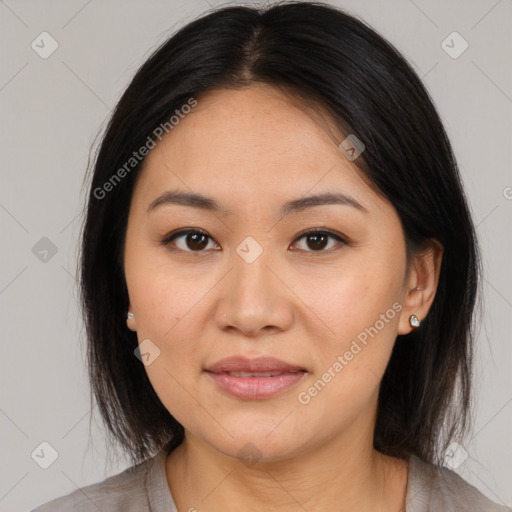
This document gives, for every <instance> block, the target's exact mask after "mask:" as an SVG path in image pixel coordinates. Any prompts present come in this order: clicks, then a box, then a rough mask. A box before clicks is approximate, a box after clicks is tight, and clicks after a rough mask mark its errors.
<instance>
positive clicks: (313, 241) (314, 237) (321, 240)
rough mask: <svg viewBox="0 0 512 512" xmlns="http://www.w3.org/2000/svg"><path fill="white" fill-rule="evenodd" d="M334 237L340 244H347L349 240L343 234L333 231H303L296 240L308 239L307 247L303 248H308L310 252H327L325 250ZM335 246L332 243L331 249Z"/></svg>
mask: <svg viewBox="0 0 512 512" xmlns="http://www.w3.org/2000/svg"><path fill="white" fill-rule="evenodd" d="M330 238H331V239H334V240H337V241H338V242H340V244H338V245H345V244H346V243H347V242H346V240H344V239H343V238H342V237H341V236H339V235H337V234H336V233H333V232H332V231H319V230H316V231H308V232H306V233H303V234H302V235H301V236H299V237H297V238H296V240H302V239H305V240H306V244H305V245H306V248H305V249H304V247H303V248H302V249H301V250H306V251H308V252H327V251H326V250H324V249H325V248H326V247H327V246H328V245H329V239H330ZM332 247H333V246H332V245H331V246H330V247H329V249H331V248H332Z"/></svg>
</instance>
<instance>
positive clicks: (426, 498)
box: [406, 455, 511, 512]
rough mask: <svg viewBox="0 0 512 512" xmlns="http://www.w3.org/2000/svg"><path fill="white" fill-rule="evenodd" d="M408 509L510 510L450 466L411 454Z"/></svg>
mask: <svg viewBox="0 0 512 512" xmlns="http://www.w3.org/2000/svg"><path fill="white" fill-rule="evenodd" d="M406 510H407V512H429V511H430V510H435V511H436V512H511V509H510V508H508V507H505V506H503V505H498V504H497V503H495V502H494V501H491V500H490V499H489V498H487V496H485V495H484V494H482V493H481V492H480V491H479V490H478V489H477V488H476V487H474V486H473V485H471V484H470V483H469V482H467V481H466V480H464V479H463V478H462V477H461V476H460V475H458V474H457V473H455V471H452V470H451V469H449V468H447V467H441V466H436V465H434V464H430V463H428V462H425V461H423V460H422V459H420V458H418V457H416V456H414V455H412V456H411V458H410V461H409V482H408V484H407V509H406Z"/></svg>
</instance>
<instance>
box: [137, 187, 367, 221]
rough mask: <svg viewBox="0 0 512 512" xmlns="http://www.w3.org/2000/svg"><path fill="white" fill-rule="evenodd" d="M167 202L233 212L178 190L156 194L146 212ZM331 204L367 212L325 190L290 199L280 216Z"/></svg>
mask: <svg viewBox="0 0 512 512" xmlns="http://www.w3.org/2000/svg"><path fill="white" fill-rule="evenodd" d="M169 204H178V205H182V206H191V207H193V208H200V209H202V210H206V211H211V212H214V213H217V214H220V215H224V216H225V215H229V214H232V213H233V211H232V210H229V209H227V208H224V207H222V206H221V205H220V204H219V203H218V202H217V201H215V199H213V198H211V197H207V196H204V195H202V194H198V193H192V192H181V191H179V190H167V191H166V192H164V193H163V194H161V195H160V196H158V197H157V198H156V199H155V200H154V201H152V202H151V204H150V205H149V206H148V209H147V210H146V213H149V212H151V211H153V210H155V209H156V208H157V207H159V206H163V205H169ZM332 204H339V205H343V206H350V207H352V208H356V209H357V210H359V211H361V212H364V213H369V212H368V210H367V209H366V208H365V207H364V206H363V205H362V204H361V203H359V202H358V201H357V200H356V199H354V198H353V197H352V196H350V195H347V194H342V193H340V192H336V193H334V192H326V193H323V194H316V195H310V196H305V197H300V198H298V199H293V200H291V201H288V202H286V203H285V204H283V206H282V207H281V217H284V216H286V215H289V214H291V213H298V212H300V211H303V210H305V209H307V208H311V207H313V206H323V205H332Z"/></svg>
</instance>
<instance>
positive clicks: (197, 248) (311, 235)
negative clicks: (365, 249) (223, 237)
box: [160, 229, 348, 252]
mask: <svg viewBox="0 0 512 512" xmlns="http://www.w3.org/2000/svg"><path fill="white" fill-rule="evenodd" d="M303 238H304V239H306V246H307V247H309V248H311V249H312V250H310V251H309V250H308V249H307V248H306V249H304V248H302V249H301V250H306V251H307V252H328V251H326V250H324V249H325V248H326V246H328V245H329V238H330V239H334V240H336V241H337V242H339V244H338V245H340V244H343V245H346V244H347V243H348V242H347V241H346V240H345V239H344V238H343V237H341V236H340V235H338V234H337V233H334V232H333V231H329V230H318V229H317V230H310V231H306V232H304V233H302V234H301V235H299V236H298V237H297V238H295V241H294V244H296V243H297V241H298V240H302V239H303ZM208 240H211V241H212V242H213V239H212V238H211V237H210V235H208V233H207V232H206V231H203V230H201V229H180V230H178V231H175V232H174V233H171V234H170V235H168V236H167V237H165V238H164V239H163V240H162V241H161V242H160V243H161V244H162V245H169V244H171V243H172V244H173V245H175V246H176V247H177V248H178V249H179V250H182V251H185V252H205V251H204V249H206V248H208ZM176 241H178V242H176ZM213 243H214V242H213ZM214 246H215V248H216V250H218V249H220V246H219V245H218V244H216V243H214ZM331 248H332V246H331V247H329V249H331Z"/></svg>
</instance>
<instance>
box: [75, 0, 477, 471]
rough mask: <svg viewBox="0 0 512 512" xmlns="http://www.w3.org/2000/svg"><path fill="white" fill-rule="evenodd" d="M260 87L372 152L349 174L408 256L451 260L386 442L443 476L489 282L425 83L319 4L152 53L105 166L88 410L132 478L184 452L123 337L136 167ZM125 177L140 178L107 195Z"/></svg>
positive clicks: (191, 37) (383, 416)
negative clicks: (188, 119) (179, 118)
mask: <svg viewBox="0 0 512 512" xmlns="http://www.w3.org/2000/svg"><path fill="white" fill-rule="evenodd" d="M253 83H265V84H269V85H272V86H275V87H277V88H281V89H282V90H286V91H288V92H289V94H293V95H296V97H297V98H300V100H301V101H302V102H303V104H304V105H305V106H308V105H309V106H311V105H318V106H320V107H321V108H323V110H324V111H325V112H327V113H328V115H329V116H330V118H331V120H332V121H333V122H334V123H335V124H336V126H338V127H339V128H340V131H341V132H343V133H345V134H348V133H350V134H355V135H356V136H357V137H358V138H359V139H360V140H361V141H362V142H363V143H364V145H365V151H364V153H362V154H361V155H360V156H359V157H358V158H357V159H356V160H355V161H354V162H353V163H354V164H355V165H356V166H357V167H358V172H360V173H361V176H362V177H363V178H364V179H365V180H366V181H367V182H368V183H369V184H370V186H371V187H372V188H373V189H374V190H375V191H377V192H378V193H379V194H381V195H382V196H383V197H384V198H386V199H387V200H388V201H389V202H390V203H391V204H392V205H393V206H394V208H395V209H396V211H397V213H398V215H399V217H400V220H401V223H402V226H403V230H404V235H405V241H406V246H407V250H408V255H410V254H412V253H413V252H414V251H416V250H418V249H419V248H421V247H423V246H424V245H425V243H426V242H427V241H428V240H429V239H435V240H437V241H439V242H440V243H441V245H442V246H443V248H444V254H443V260H442V266H441V271H440V277H439V284H438V288H437V292H436V296H435V299H434V302H433V304H432V306H431V309H430V311H429V314H428V315H427V317H426V318H425V319H424V320H423V322H422V324H421V327H420V328H418V329H416V330H414V331H412V332H411V333H410V334H407V335H404V336H398V337H397V339H396V342H395V346H394V349H393V352H392V355H391V359H390V361H389V364H388V366H387V368H386V370H385V373H384V376H383V378H382V381H381V384H380V390H379V400H378V410H377V420H376V425H375V432H374V447H375V449H377V450H378V451H380V452H381V453H384V454H387V455H391V456H395V457H399V458H404V459H405V458H407V457H408V456H409V455H410V454H415V455H416V456H418V457H420V458H422V459H423V460H426V461H429V462H433V463H440V462H441V461H442V456H443V452H444V450H445V449H446V447H447V446H448V445H449V443H450V442H451V441H452V440H454V439H457V440H459V442H462V441H461V439H462V438H461V436H463V435H464V434H465V432H466V430H467V428H468V426H469V424H470V420H471V418H470V415H469V412H470V409H471V407H470V406H471V393H470V391H471V367H472V357H473V356H472V342H473V338H474V335H473V325H472V320H473V316H474V306H475V301H476V296H477V288H478V278H479V273H480V260H479V255H478V247H477V242H476V237H475V230H474V226H473V223H472V220H471V216H470V212H469V209H468V206H467V201H466V198H465V194H464V191H463V188H462V185H461V179H460V175H459V171H458V168H457V163H456V161H455V157H454V155H453V152H452V149H451V146H450V142H449V140H448V138H447V135H446V133H445V130H444V128H443V125H442V123H441V120H440V118H439V115H438V113H437V112H436V108H435V106H434V104H433V101H432V100H431V98H430V97H429V94H428V92H427V91H426V89H425V87H424V86H423V84H422V82H421V80H420V79H419V77H418V76H417V75H416V73H415V72H414V70H413V69H412V68H411V66H410V65H409V64H408V63H407V61H406V60H405V59H404V58H403V57H402V56H401V55H400V53H399V52H398V51H397V50H396V49H395V48H394V47H393V46H392V45H391V44H390V43H389V42H387V41H386V40H385V39H384V38H383V37H381V36H380V35H378V34H377V33H376V32H375V31H374V30H373V29H372V28H370V27H369V26H368V25H367V24H365V23H364V22H362V21H360V20H359V19H357V18H355V17H353V16H351V15H349V14H347V13H345V12H344V11H342V10H340V9H337V8H334V7H331V6H329V5H327V4H324V3H320V2H303V1H300V2H284V3H283V2H281V3H277V4H274V5H271V6H268V7H266V8H263V7H245V6H238V7H225V8H221V9H217V10H213V11H211V12H208V13H206V14H204V15H202V16H201V17H199V18H198V19H196V20H194V21H193V22H191V23H189V24H187V25H186V26H184V27H183V28H181V29H180V30H179V31H177V32H176V33H175V35H173V36H172V37H170V38H169V39H168V40H167V41H165V42H164V43H163V44H162V45H161V46H160V47H159V48H157V49H156V50H155V51H154V53H153V54H152V55H151V56H150V57H149V58H148V59H147V60H146V62H145V63H144V64H143V65H142V66H141V67H140V69H139V70H138V71H137V73H136V74H135V76H134V78H133V80H132V81H131V83H130V84H129V86H128V87H127V89H126V91H125V92H124V94H123V95H122V97H121V99H120V100H119V102H118V104H117V106H116V108H115V111H114V113H113V115H112V117H111V119H110V121H109V123H108V126H107V128H106V130H105V133H104V135H103V137H102V140H101V144H100V146H99V149H98V151H97V154H96V155H95V162H94V166H93V171H92V180H91V185H90V191H89V195H88V204H87V207H86V212H85V220H84V223H83V226H82V233H81V236H82V240H81V255H80V256H81V259H80V262H79V275H80V283H79V286H80V294H81V295H80V297H81V305H82V309H83V314H84V320H85V327H86V334H87V351H88V352H87V355H88V371H89V378H90V384H91V399H93V398H95V399H96V402H97V405H98V407H99V411H100V413H101V416H102V418H103V420H104V422H105V425H106V427H107V432H108V433H109V434H110V436H111V440H112V441H114V442H115V443H119V445H120V446H121V447H122V449H123V450H124V451H125V453H126V454H128V456H129V457H130V458H131V460H132V462H133V463H138V462H141V461H143V460H145V459H146V458H147V457H148V454H153V453H156V452H157V451H158V450H160V449H162V448H163V447H164V446H167V447H168V448H169V449H172V448H174V447H176V446H178V445H179V444H180V443H181V442H182V440H183V435H184V429H183V426H182V425H181V424H180V423H179V422H178V421H177V420H176V419H175V418H173V417H172V415H171V414H170V413H169V411H168V410H167V409H166V408H165V407H164V405H163V404H162V403H161V401H160V399H159V398H158V396H157V395H156V393H155V391H154V389H153V387H152V385H151V383H150V381H149V379H148V377H147V374H146V372H145V369H144V366H143V365H142V364H141V362H140V361H139V360H138V359H137V358H136V357H135V356H134V350H135V348H136V347H137V346H138V342H137V335H136V333H134V332H132V331H130V330H128V329H127V327H126V312H127V308H128V292H127V287H126V281H125V276H124V267H123V248H124V240H125V232H126V226H127V219H128V212H129V207H130V201H131V197H132V193H133V188H134V184H135V182H136V179H137V175H138V172H139V170H140V168H141V165H142V163H143V161H144V160H143V159H142V160H141V161H140V162H135V164H134V165H132V166H131V167H130V168H127V167H126V163H127V162H129V161H130V158H132V156H133V152H135V151H137V150H138V149H139V148H140V147H142V146H144V144H145V143H146V142H147V140H148V137H153V138H154V131H155V129H156V128H157V127H158V126H159V125H161V124H162V123H166V122H168V120H169V117H170V116H171V115H172V114H173V113H174V112H175V111H176V109H180V107H181V106H182V105H184V104H185V103H187V101H188V100H189V99H190V98H191V97H195V98H199V97H200V95H201V93H205V92H207V91H208V90H210V89H213V88H220V87H223V88H231V89H236V88H242V87H247V86H249V85H251V84H253ZM340 142H341V141H340ZM123 166H124V169H125V170H127V169H128V171H129V172H126V173H124V174H123V179H122V180H119V182H118V183H116V184H115V186H112V187H110V188H109V191H108V193H101V194H100V193H99V191H101V190H103V191H105V189H106V187H105V186H104V185H105V183H107V182H108V181H109V180H111V179H112V176H113V174H114V173H116V171H117V170H119V169H122V168H123ZM118 175H119V173H118Z"/></svg>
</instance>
